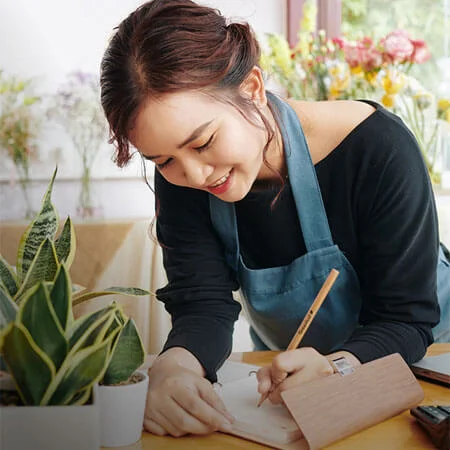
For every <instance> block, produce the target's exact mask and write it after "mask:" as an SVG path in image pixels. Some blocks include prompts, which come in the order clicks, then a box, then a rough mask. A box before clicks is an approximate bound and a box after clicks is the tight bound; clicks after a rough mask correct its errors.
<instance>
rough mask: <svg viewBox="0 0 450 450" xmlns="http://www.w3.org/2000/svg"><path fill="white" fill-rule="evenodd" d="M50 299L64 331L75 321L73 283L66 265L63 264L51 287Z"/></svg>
mask: <svg viewBox="0 0 450 450" xmlns="http://www.w3.org/2000/svg"><path fill="white" fill-rule="evenodd" d="M50 301H51V303H52V305H53V309H54V310H55V313H56V317H57V318H58V321H59V324H60V325H61V328H62V329H63V330H64V333H65V332H66V331H67V329H68V328H69V326H71V325H72V323H73V320H74V319H73V312H72V285H71V282H70V277H69V273H68V272H67V269H66V266H65V265H64V264H62V265H61V266H60V267H59V269H58V272H57V274H56V277H55V282H54V283H53V286H52V287H51V289H50Z"/></svg>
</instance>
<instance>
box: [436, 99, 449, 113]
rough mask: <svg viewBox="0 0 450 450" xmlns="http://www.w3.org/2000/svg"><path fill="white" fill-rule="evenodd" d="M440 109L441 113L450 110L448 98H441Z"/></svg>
mask: <svg viewBox="0 0 450 450" xmlns="http://www.w3.org/2000/svg"><path fill="white" fill-rule="evenodd" d="M438 108H439V109H440V110H441V111H445V110H447V109H448V108H450V100H448V99H446V98H441V99H440V100H439V101H438Z"/></svg>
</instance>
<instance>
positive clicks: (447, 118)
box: [445, 107, 450, 122]
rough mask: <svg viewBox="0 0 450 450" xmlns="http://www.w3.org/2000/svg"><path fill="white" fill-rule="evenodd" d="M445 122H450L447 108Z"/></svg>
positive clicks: (449, 113) (449, 112)
mask: <svg viewBox="0 0 450 450" xmlns="http://www.w3.org/2000/svg"><path fill="white" fill-rule="evenodd" d="M445 120H446V121H447V122H450V107H449V108H447V111H446V112H445Z"/></svg>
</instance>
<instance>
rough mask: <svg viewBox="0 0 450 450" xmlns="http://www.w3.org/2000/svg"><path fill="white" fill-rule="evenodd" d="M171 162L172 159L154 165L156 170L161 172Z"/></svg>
mask: <svg viewBox="0 0 450 450" xmlns="http://www.w3.org/2000/svg"><path fill="white" fill-rule="evenodd" d="M171 162H172V158H169V159H166V160H165V161H164V162H163V163H159V164H156V167H157V169H158V170H162V169H164V168H165V167H167V166H168V165H169V164H170V163H171Z"/></svg>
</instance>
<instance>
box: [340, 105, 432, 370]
mask: <svg viewBox="0 0 450 450" xmlns="http://www.w3.org/2000/svg"><path fill="white" fill-rule="evenodd" d="M384 114H385V115H388V116H391V114H390V113H388V112H387V111H385V112H384ZM383 123H384V128H383V129H381V130H380V131H379V135H378V136H372V137H371V138H372V142H375V143H376V145H377V149H376V151H375V152H373V155H374V156H373V157H371V158H370V159H369V160H368V162H367V166H366V167H362V168H361V174H363V176H364V179H361V180H360V183H359V190H360V191H359V192H358V194H357V198H358V202H359V203H358V205H357V210H358V239H359V248H360V264H359V266H358V268H357V272H358V276H359V279H360V284H361V293H362V298H363V305H362V311H361V316H360V322H361V325H362V327H360V328H358V329H357V330H355V332H354V333H353V335H352V336H351V338H350V339H349V340H348V342H346V344H345V345H344V346H342V348H341V350H347V351H349V352H351V353H353V354H354V355H355V356H357V357H358V358H359V359H360V360H361V362H367V361H369V360H373V359H376V358H379V357H382V356H385V355H387V354H390V353H395V352H398V353H400V354H401V355H402V356H403V358H404V359H405V360H406V362H407V363H409V364H411V363H413V362H415V361H417V360H418V359H420V358H422V357H423V356H424V354H425V352H426V349H427V347H428V345H430V344H431V343H432V342H433V336H432V330H431V329H432V327H433V326H434V325H436V324H437V323H438V321H439V306H438V302H437V292H436V267H437V258H438V248H439V237H438V224H437V214H436V209H435V204H434V197H433V190H432V187H431V183H430V181H429V177H428V173H427V169H426V167H425V164H424V162H423V159H422V156H421V153H420V150H419V148H418V146H417V143H416V141H415V139H414V137H413V136H412V134H411V133H410V132H409V130H408V129H407V128H406V127H405V126H404V125H403V124H402V123H401V122H400V121H399V119H397V118H395V117H394V116H392V117H391V120H389V121H386V120H384V122H383ZM367 142H370V136H367ZM368 145H370V144H368Z"/></svg>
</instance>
